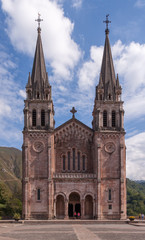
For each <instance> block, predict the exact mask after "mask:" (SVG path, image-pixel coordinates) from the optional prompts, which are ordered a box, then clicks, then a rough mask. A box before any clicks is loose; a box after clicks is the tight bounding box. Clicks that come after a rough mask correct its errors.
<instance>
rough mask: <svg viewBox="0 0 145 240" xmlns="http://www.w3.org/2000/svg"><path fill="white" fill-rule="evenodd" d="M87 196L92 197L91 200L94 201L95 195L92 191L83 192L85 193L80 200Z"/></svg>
mask: <svg viewBox="0 0 145 240" xmlns="http://www.w3.org/2000/svg"><path fill="white" fill-rule="evenodd" d="M87 196H91V197H92V199H93V201H95V195H94V194H93V193H91V192H87V193H85V194H84V195H83V198H82V200H85V198H86V197H87Z"/></svg>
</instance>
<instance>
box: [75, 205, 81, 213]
mask: <svg viewBox="0 0 145 240" xmlns="http://www.w3.org/2000/svg"><path fill="white" fill-rule="evenodd" d="M75 212H76V213H77V214H78V213H80V214H81V205H80V203H77V204H76V205H75Z"/></svg>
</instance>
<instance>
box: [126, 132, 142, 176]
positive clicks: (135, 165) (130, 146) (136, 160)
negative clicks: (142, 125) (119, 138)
mask: <svg viewBox="0 0 145 240" xmlns="http://www.w3.org/2000/svg"><path fill="white" fill-rule="evenodd" d="M144 142H145V132H142V133H140V134H137V135H135V136H133V137H131V138H128V139H127V140H126V146H127V177H128V178H130V179H136V180H145V148H144Z"/></svg>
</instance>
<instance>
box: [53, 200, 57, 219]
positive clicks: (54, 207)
mask: <svg viewBox="0 0 145 240" xmlns="http://www.w3.org/2000/svg"><path fill="white" fill-rule="evenodd" d="M53 209H54V218H56V199H54V206H53Z"/></svg>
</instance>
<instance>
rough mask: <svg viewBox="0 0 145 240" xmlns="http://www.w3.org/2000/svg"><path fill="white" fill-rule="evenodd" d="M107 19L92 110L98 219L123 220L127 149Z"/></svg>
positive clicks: (122, 110)
mask: <svg viewBox="0 0 145 240" xmlns="http://www.w3.org/2000/svg"><path fill="white" fill-rule="evenodd" d="M108 16H109V15H107V16H106V21H104V22H105V23H106V30H105V35H106V38H105V45H104V53H103V60H102V66H101V72H100V79H99V84H98V85H97V86H96V94H95V101H94V109H93V130H94V151H95V153H94V156H95V158H94V166H95V167H94V171H95V173H96V174H97V218H98V219H105V218H107V219H126V150H125V149H126V148H125V131H124V109H123V101H122V100H121V94H122V88H121V86H120V83H119V77H118V74H117V76H115V71H114V65H113V59H112V54H111V48H110V43H109V29H108V24H109V23H110V21H109V20H108Z"/></svg>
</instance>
